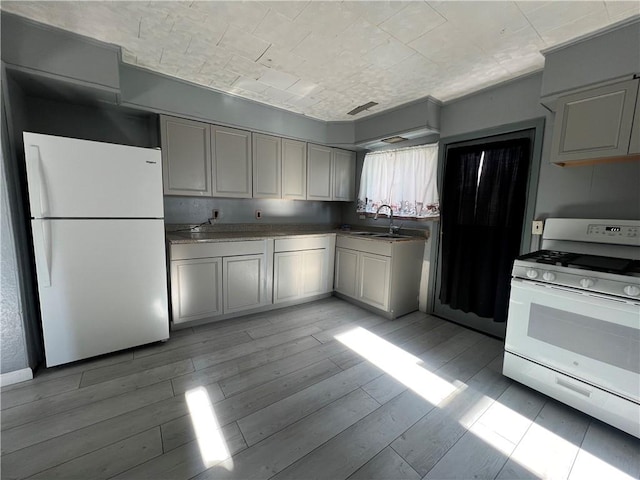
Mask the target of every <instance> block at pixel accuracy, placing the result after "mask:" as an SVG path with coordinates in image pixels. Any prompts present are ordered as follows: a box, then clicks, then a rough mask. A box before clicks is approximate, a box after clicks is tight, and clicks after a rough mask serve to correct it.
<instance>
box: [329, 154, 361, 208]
mask: <svg viewBox="0 0 640 480" xmlns="http://www.w3.org/2000/svg"><path fill="white" fill-rule="evenodd" d="M355 189H356V153H355V152H349V151H347V150H339V149H337V148H334V149H333V196H332V198H333V200H338V201H342V202H351V201H353V200H354V199H355Z"/></svg>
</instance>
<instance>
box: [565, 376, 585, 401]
mask: <svg viewBox="0 0 640 480" xmlns="http://www.w3.org/2000/svg"><path fill="white" fill-rule="evenodd" d="M556 383H557V384H558V385H560V386H561V387H564V388H568V389H569V390H572V391H574V392H576V393H579V394H580V395H584V396H585V397H587V398H590V397H591V390H588V389H586V388H581V387H579V386H578V385H574V384H572V383H569V382H568V381H567V380H565V379H564V378H560V377H556Z"/></svg>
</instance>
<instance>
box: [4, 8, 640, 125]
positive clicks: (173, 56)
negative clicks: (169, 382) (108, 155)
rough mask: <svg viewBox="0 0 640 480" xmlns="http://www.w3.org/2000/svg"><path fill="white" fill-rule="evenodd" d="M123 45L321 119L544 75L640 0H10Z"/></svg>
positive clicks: (133, 59) (150, 62)
mask: <svg viewBox="0 0 640 480" xmlns="http://www.w3.org/2000/svg"><path fill="white" fill-rule="evenodd" d="M0 8H1V9H2V10H5V11H7V12H11V13H15V14H18V15H21V16H24V17H28V18H30V19H33V20H36V21H38V22H42V23H45V24H49V25H53V26H55V27H59V28H62V29H65V30H69V31H72V32H76V33H79V34H82V35H85V36H88V37H92V38H95V39H98V40H101V41H104V42H109V43H113V44H116V45H119V46H121V47H122V56H123V60H124V61H125V62H126V63H130V64H132V65H138V66H140V67H144V68H148V69H150V70H153V71H157V72H161V73H164V74H166V75H170V76H173V77H178V78H181V79H183V80H187V81H189V82H193V83H196V84H199V85H203V86H206V87H210V88H213V89H216V90H219V91H223V92H227V93H231V94H234V95H238V96H241V97H244V98H249V99H252V100H256V101H259V102H262V103H266V104H269V105H274V106H276V107H280V108H284V109H286V110H289V111H293V112H297V113H301V114H304V115H307V116H310V117H313V118H317V119H321V120H327V121H329V120H334V121H335V120H353V119H354V117H353V116H349V115H347V112H349V111H350V110H352V109H353V108H355V107H357V106H359V105H362V104H365V103H367V102H369V101H373V102H377V103H378V105H377V106H375V107H372V108H370V109H369V110H366V111H364V112H362V113H360V114H358V115H357V116H356V117H355V118H362V117H364V116H367V115H369V114H372V113H376V112H380V111H383V110H387V109H389V108H392V107H395V106H398V105H401V104H404V103H407V102H411V101H413V100H417V99H420V98H424V97H426V96H432V97H434V98H436V99H438V100H441V101H448V100H451V99H454V98H457V97H460V96H463V95H466V94H468V93H471V92H474V91H477V90H480V89H482V88H484V87H486V86H489V85H493V84H496V83H498V82H501V81H504V80H508V79H511V78H514V77H518V76H520V75H523V74H525V73H528V72H532V71H535V70H539V69H541V68H542V67H543V65H544V57H543V56H542V54H541V53H540V50H543V49H545V48H548V47H551V46H554V45H558V44H560V43H563V42H566V41H568V40H571V39H574V38H576V37H579V36H582V35H585V34H588V33H590V32H593V31H595V30H598V29H600V28H603V27H606V26H607V25H610V24H613V23H616V22H618V21H621V20H624V19H626V18H629V17H632V16H634V15H638V14H640V2H638V1H628V2H627V1H597V2H596V1H566V2H565V1H550V2H537V1H524V2H507V1H497V2H485V1H471V2H462V1H444V2H442V1H441V2H424V1H391V2H390V1H345V2H337V1H311V2H310V1H290V2H289V1H274V2H258V1H249V2H239V1H232V2H222V1H220V2H217V1H216V2H210V1H186V2H177V1H171V2H146V1H145V2H143V1H133V2H120V1H118V2H111V1H110V2H106V1H91V2H76V1H67V2H55V1H40V2H28V1H19V2H15V1H5V0H3V1H2V3H1V4H0Z"/></svg>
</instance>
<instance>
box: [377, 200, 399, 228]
mask: <svg viewBox="0 0 640 480" xmlns="http://www.w3.org/2000/svg"><path fill="white" fill-rule="evenodd" d="M385 207H386V208H388V209H389V212H390V213H389V234H391V235H393V234H394V233H396V231H397V230H398V227H394V225H393V208H391V206H390V205H387V204H386V203H385V204H384V205H380V206H379V207H378V210H376V214H375V216H374V217H373V219H374V220H377V219H378V214H379V213H380V210H382V209H383V208H385Z"/></svg>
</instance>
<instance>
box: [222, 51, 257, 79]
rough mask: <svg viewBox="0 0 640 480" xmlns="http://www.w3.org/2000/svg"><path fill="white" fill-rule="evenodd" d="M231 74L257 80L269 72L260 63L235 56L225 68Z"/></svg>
mask: <svg viewBox="0 0 640 480" xmlns="http://www.w3.org/2000/svg"><path fill="white" fill-rule="evenodd" d="M224 68H225V69H226V70H229V71H230V72H233V73H237V74H238V75H242V76H245V77H248V78H252V79H254V80H257V79H258V78H260V77H261V76H262V75H264V73H265V72H266V71H267V67H265V66H264V65H260V64H259V63H256V62H252V61H251V60H248V59H246V58H244V57H240V56H238V55H234V56H233V57H231V60H229V63H227V64H226V65H225V67H224Z"/></svg>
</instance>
